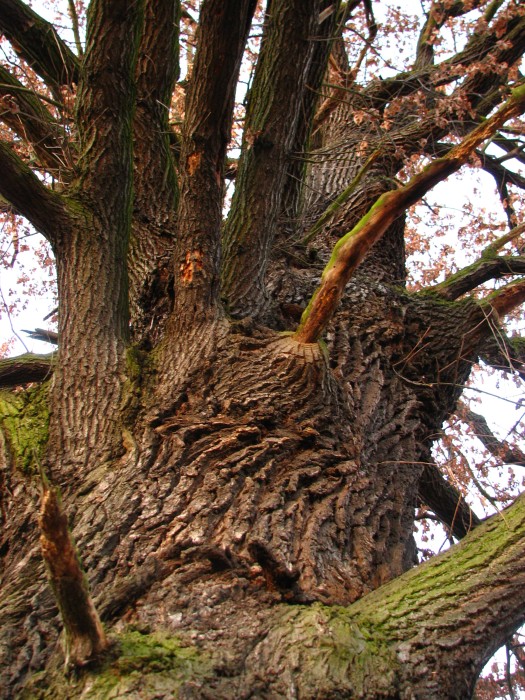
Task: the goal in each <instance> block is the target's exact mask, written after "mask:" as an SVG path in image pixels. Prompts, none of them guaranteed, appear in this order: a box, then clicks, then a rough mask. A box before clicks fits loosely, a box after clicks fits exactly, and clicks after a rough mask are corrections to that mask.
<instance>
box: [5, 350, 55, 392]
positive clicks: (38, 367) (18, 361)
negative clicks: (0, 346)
mask: <svg viewBox="0 0 525 700" xmlns="http://www.w3.org/2000/svg"><path fill="white" fill-rule="evenodd" d="M53 356H54V355H53V353H51V354H50V355H34V354H33V353H26V354H25V355H19V356H18V357H8V358H7V359H5V360H0V387H8V386H19V385H20V384H29V383H30V382H44V381H45V380H46V379H49V377H50V376H51V373H52V371H53Z"/></svg>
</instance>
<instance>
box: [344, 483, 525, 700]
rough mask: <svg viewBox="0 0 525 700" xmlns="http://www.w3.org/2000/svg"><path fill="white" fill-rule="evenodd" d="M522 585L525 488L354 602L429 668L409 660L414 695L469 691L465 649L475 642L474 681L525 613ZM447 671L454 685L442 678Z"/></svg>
mask: <svg viewBox="0 0 525 700" xmlns="http://www.w3.org/2000/svg"><path fill="white" fill-rule="evenodd" d="M523 586H525V498H524V497H523V496H522V497H520V498H518V499H517V500H516V502H515V503H514V504H513V505H512V506H511V507H510V508H507V509H506V510H505V511H503V513H502V514H497V515H495V516H493V517H491V518H489V519H487V520H486V521H485V522H483V523H482V524H481V525H479V526H478V527H476V528H475V529H474V531H473V532H471V533H470V534H469V535H468V536H467V537H465V538H464V539H463V540H462V541H461V542H460V543H459V544H457V545H455V546H453V547H451V548H450V549H449V550H448V551H447V552H446V553H444V554H442V555H440V556H437V557H434V558H432V559H430V561H428V562H426V563H425V564H423V565H421V566H419V567H416V568H415V569H412V570H411V571H410V572H408V573H406V574H405V575H403V576H401V577H400V578H398V579H396V580H395V581H393V582H392V583H390V584H387V585H386V586H384V587H382V588H380V589H379V590H377V591H375V592H373V593H371V594H370V595H368V596H366V597H364V598H363V599H361V600H360V601H359V602H358V603H356V604H355V605H353V606H352V607H351V608H350V610H351V611H352V613H354V616H353V619H354V620H356V621H357V620H360V621H361V622H362V624H365V625H366V623H367V622H368V623H371V624H373V625H380V629H381V630H382V631H383V634H384V635H385V639H388V640H389V642H390V644H392V645H393V646H394V647H395V648H396V652H397V655H398V659H399V660H400V661H402V660H403V659H406V660H407V661H408V660H410V662H411V663H413V664H414V665H415V666H418V665H419V667H420V668H421V669H424V672H423V673H422V674H420V673H417V671H415V669H414V668H409V667H408V665H404V664H403V666H402V673H403V671H404V672H406V679H407V681H408V682H409V683H412V693H413V695H414V696H416V697H460V696H461V697H467V695H469V693H468V692H461V691H460V690H459V688H458V686H457V679H456V678H455V677H454V670H456V671H457V673H458V678H459V677H461V674H463V673H464V669H465V667H466V666H467V663H466V660H465V656H464V654H462V653H458V649H459V648H461V649H463V650H464V649H468V650H469V664H471V673H472V676H473V677H472V679H471V681H472V682H473V681H474V680H475V675H476V672H479V670H481V667H482V665H483V663H484V662H485V661H486V660H487V659H488V658H489V657H490V655H491V654H492V653H493V652H494V651H495V650H496V649H497V648H498V647H499V646H501V645H502V644H503V643H504V642H505V640H506V639H507V638H508V637H509V636H511V635H512V634H513V633H514V632H515V630H516V629H517V627H518V626H519V625H520V624H521V623H522V622H523V620H524V619H525V598H524V597H523ZM445 591H446V593H445ZM445 678H448V679H449V683H450V684H451V686H450V688H449V689H447V688H445V687H443V686H440V685H439V684H440V683H441V682H442V681H443V680H444V679H445ZM418 682H419V684H420V685H419V687H418V689H416V688H415V687H414V686H415V685H416V683H418ZM453 683H456V686H455V687H453V686H452V684H453ZM465 690H467V689H465ZM433 691H434V692H433Z"/></svg>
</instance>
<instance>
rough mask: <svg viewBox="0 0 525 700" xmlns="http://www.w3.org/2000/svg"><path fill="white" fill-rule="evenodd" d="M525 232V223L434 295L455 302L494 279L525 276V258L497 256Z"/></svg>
mask: <svg viewBox="0 0 525 700" xmlns="http://www.w3.org/2000/svg"><path fill="white" fill-rule="evenodd" d="M524 231H525V223H524V224H520V225H519V226H516V227H515V228H513V229H512V231H509V232H508V233H507V234H505V235H504V236H501V237H500V238H498V239H497V240H496V241H494V243H491V244H490V245H489V246H487V247H486V248H485V249H484V250H483V252H482V253H481V255H480V257H479V260H476V262H474V263H472V265H468V266H467V267H464V268H463V269H462V270H458V272H455V273H454V274H452V275H450V276H449V277H447V279H446V280H444V281H443V282H440V283H439V284H436V285H435V286H434V287H432V293H434V294H439V296H440V297H442V298H443V299H447V301H454V300H455V299H458V298H459V297H460V296H462V295H463V294H465V293H466V292H470V291H472V290H473V289H475V288H476V287H478V286H479V285H480V284H483V283H484V282H487V281H488V280H490V279H500V278H501V277H504V276H506V275H521V274H523V273H524V272H525V258H524V257H522V256H512V255H502V256H496V252H497V251H498V250H500V249H501V248H502V247H503V246H504V245H506V244H507V243H510V242H511V241H513V240H516V239H517V238H518V237H519V236H520V235H521V234H522V233H523V232H524Z"/></svg>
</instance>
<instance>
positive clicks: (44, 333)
mask: <svg viewBox="0 0 525 700" xmlns="http://www.w3.org/2000/svg"><path fill="white" fill-rule="evenodd" d="M23 330H24V333H27V334H28V336H29V337H30V338H32V339H33V340H41V341H42V342H44V343H51V344H52V345H58V333H57V332H56V331H50V330H47V329H46V328H35V330H34V331H27V330H25V329H23Z"/></svg>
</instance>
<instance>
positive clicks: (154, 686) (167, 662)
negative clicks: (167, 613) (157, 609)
mask: <svg viewBox="0 0 525 700" xmlns="http://www.w3.org/2000/svg"><path fill="white" fill-rule="evenodd" d="M118 650H119V655H118V657H117V658H116V659H115V660H113V661H112V662H110V663H109V664H108V665H107V666H106V667H105V668H104V669H103V670H102V672H97V673H90V674H88V676H87V677H86V678H85V679H84V683H83V689H82V693H81V696H82V698H83V700H105V699H106V698H108V699H109V698H144V697H157V696H158V697H176V696H177V695H176V693H177V690H178V689H179V688H180V687H181V686H182V684H183V683H184V682H186V681H189V680H191V682H192V686H193V687H198V684H199V682H200V681H202V680H203V679H204V678H206V677H207V676H209V675H210V673H211V664H210V662H209V661H208V660H207V659H206V658H204V657H202V656H201V655H200V654H199V653H198V651H197V650H196V649H195V648H193V647H187V646H184V645H183V644H181V642H180V641H179V640H178V639H177V638H175V637H170V636H166V635H162V634H159V633H156V634H143V633H142V632H138V631H136V630H132V631H129V632H126V633H125V634H123V635H122V636H121V637H120V638H119V640H118Z"/></svg>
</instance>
